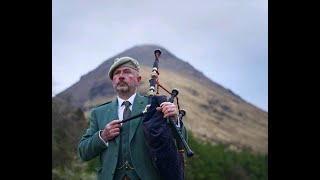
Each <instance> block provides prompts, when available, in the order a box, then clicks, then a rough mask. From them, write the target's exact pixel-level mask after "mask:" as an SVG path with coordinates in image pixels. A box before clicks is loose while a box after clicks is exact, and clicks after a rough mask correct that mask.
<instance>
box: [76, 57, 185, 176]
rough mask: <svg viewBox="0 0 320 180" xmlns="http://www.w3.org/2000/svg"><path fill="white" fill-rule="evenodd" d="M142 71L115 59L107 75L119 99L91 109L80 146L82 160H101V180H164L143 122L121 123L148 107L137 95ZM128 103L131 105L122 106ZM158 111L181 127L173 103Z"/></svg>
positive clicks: (127, 61)
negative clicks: (147, 141)
mask: <svg viewBox="0 0 320 180" xmlns="http://www.w3.org/2000/svg"><path fill="white" fill-rule="evenodd" d="M139 68H140V67H139V63H138V62H137V61H136V60H135V59H133V58H131V57H121V58H117V59H115V61H114V63H113V65H112V66H111V67H110V70H109V73H108V75H109V78H110V79H111V80H112V85H113V87H114V89H115V91H116V92H117V99H116V100H114V101H111V102H108V103H105V104H102V105H100V106H97V107H95V108H93V109H92V111H91V114H90V125H89V128H88V129H87V131H86V133H85V134H84V135H83V136H82V138H81V140H80V142H79V145H78V152H79V155H80V157H81V159H82V160H84V161H89V160H91V159H93V158H95V157H96V156H99V159H100V164H99V167H98V168H97V178H98V179H101V180H102V179H103V180H112V179H114V180H123V179H125V180H127V179H132V180H136V179H142V180H157V179H161V175H160V174H159V172H158V170H157V168H156V167H155V163H154V162H153V160H152V159H151V158H150V156H149V154H148V149H147V148H148V147H147V145H146V142H145V136H144V132H143V123H142V122H141V119H142V118H136V119H134V120H131V121H128V122H125V123H121V120H122V119H126V118H127V117H126V118H125V117H124V116H127V115H126V114H127V112H129V111H130V110H131V111H132V113H131V116H133V115H136V114H139V113H141V112H142V111H143V110H144V109H145V107H146V105H147V104H148V97H144V96H140V95H139V94H138V93H137V89H138V86H139V84H140V82H141V76H140V75H139ZM126 101H129V102H130V103H128V102H127V103H125V105H123V102H126ZM126 106H128V107H129V109H130V110H128V108H126ZM157 111H160V112H162V113H163V117H164V118H167V117H173V118H174V120H175V122H176V123H177V125H178V126H179V125H180V120H178V116H177V108H176V106H175V105H174V104H173V103H170V102H164V103H162V105H161V107H157ZM129 114H130V113H129ZM129 116H130V115H129ZM129 116H128V117H129ZM181 124H182V123H181ZM181 128H184V127H181ZM168 163H170V162H168Z"/></svg>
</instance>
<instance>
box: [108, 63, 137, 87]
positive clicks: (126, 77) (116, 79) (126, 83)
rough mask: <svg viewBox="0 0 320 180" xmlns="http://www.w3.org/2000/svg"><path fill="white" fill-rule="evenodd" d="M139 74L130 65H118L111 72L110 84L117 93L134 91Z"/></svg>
mask: <svg viewBox="0 0 320 180" xmlns="http://www.w3.org/2000/svg"><path fill="white" fill-rule="evenodd" d="M140 80H141V76H139V74H138V72H137V71H136V70H134V69H132V68H130V67H119V68H117V69H116V70H114V72H113V78H112V85H113V88H114V89H115V90H116V91H117V93H129V92H135V90H136V89H137V87H138V85H139V82H140Z"/></svg>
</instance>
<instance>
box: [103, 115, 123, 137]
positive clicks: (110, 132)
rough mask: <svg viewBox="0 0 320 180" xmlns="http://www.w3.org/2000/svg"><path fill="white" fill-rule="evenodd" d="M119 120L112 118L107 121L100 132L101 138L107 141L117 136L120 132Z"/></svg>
mask: <svg viewBox="0 0 320 180" xmlns="http://www.w3.org/2000/svg"><path fill="white" fill-rule="evenodd" d="M121 121H122V120H113V121H111V122H110V123H108V124H107V125H106V127H105V128H104V129H103V131H102V132H101V134H100V136H101V138H102V139H103V140H104V141H106V142H108V141H110V140H111V139H113V138H115V137H116V136H118V135H119V134H120V127H121V125H120V123H121Z"/></svg>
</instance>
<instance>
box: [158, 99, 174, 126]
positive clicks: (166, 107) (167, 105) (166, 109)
mask: <svg viewBox="0 0 320 180" xmlns="http://www.w3.org/2000/svg"><path fill="white" fill-rule="evenodd" d="M157 111H162V112H163V114H164V116H163V117H164V118H167V117H173V119H174V120H175V122H176V123H177V122H178V111H177V108H176V106H175V105H174V104H173V103H171V102H163V103H161V104H160V107H157Z"/></svg>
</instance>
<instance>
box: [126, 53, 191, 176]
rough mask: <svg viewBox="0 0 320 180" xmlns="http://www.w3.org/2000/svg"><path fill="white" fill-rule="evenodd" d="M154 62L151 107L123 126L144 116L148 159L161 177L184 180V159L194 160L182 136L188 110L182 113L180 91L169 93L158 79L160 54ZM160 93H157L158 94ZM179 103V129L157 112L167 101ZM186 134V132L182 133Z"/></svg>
mask: <svg viewBox="0 0 320 180" xmlns="http://www.w3.org/2000/svg"><path fill="white" fill-rule="evenodd" d="M154 55H155V61H154V63H153V67H152V72H151V79H150V80H149V83H150V87H149V92H148V94H147V95H148V98H149V104H148V105H147V106H146V107H145V109H144V110H143V111H142V112H141V113H140V114H137V115H135V116H132V117H130V118H128V119H124V120H122V123H124V122H127V121H130V120H132V119H135V118H137V117H141V116H143V132H144V135H145V139H146V144H147V147H148V152H149V156H150V157H151V159H152V160H153V162H154V164H155V166H156V167H157V169H158V171H159V173H160V176H161V177H162V178H163V179H169V180H170V179H175V180H180V179H181V180H182V179H184V171H185V167H186V161H185V157H184V156H185V155H186V156H187V157H191V156H193V152H192V150H191V149H190V147H189V146H188V144H187V142H186V140H185V138H184V136H183V134H185V135H186V133H187V132H186V130H185V128H182V127H183V122H182V118H183V116H185V115H186V111H185V110H180V106H179V100H178V96H177V95H178V94H179V91H178V89H173V90H172V91H171V92H169V91H168V90H167V89H165V88H164V87H163V86H162V85H161V84H160V83H159V79H158V75H159V70H158V65H159V58H160V55H161V51H160V50H159V49H156V50H155V51H154ZM159 87H161V88H162V89H164V90H165V91H166V92H167V93H169V94H170V95H171V97H170V98H169V99H168V100H167V97H166V96H165V95H158V94H159ZM155 89H157V92H155ZM174 99H177V101H176V102H177V106H178V111H179V114H178V121H179V123H180V126H179V127H178V126H177V124H176V122H175V120H174V118H173V117H169V118H167V119H165V118H163V113H162V112H161V111H157V110H156V108H157V107H159V106H161V103H163V102H165V101H168V102H171V103H173V102H174ZM182 130H184V132H182Z"/></svg>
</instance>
